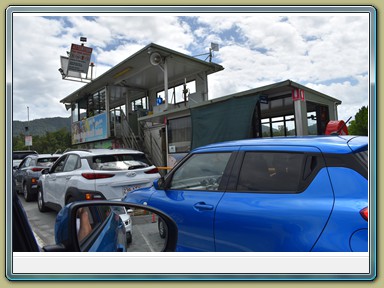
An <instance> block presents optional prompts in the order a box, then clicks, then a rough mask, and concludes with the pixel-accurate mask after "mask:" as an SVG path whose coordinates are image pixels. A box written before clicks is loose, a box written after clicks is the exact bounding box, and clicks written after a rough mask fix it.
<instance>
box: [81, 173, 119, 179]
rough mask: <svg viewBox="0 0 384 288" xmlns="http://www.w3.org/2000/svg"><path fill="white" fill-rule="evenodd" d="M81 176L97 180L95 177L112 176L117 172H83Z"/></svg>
mask: <svg viewBox="0 0 384 288" xmlns="http://www.w3.org/2000/svg"><path fill="white" fill-rule="evenodd" d="M81 176H83V177H84V178H85V179H88V180H95V179H105V178H111V177H113V176H115V174H110V173H82V174H81Z"/></svg>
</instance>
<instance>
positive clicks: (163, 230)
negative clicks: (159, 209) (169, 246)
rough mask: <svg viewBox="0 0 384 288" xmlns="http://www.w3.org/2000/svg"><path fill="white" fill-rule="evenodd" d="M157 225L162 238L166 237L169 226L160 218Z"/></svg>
mask: <svg viewBox="0 0 384 288" xmlns="http://www.w3.org/2000/svg"><path fill="white" fill-rule="evenodd" d="M157 227H158V229H159V235H160V238H162V239H164V238H166V237H167V226H166V225H165V223H164V221H163V220H161V219H160V218H159V221H158V222H157Z"/></svg>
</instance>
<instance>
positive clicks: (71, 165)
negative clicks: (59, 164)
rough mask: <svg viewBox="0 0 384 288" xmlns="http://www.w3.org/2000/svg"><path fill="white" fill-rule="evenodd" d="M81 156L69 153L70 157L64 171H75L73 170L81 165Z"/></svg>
mask: <svg viewBox="0 0 384 288" xmlns="http://www.w3.org/2000/svg"><path fill="white" fill-rule="evenodd" d="M79 160H80V158H79V156H77V155H73V154H72V155H69V156H68V158H67V161H66V162H65V166H64V169H63V171H64V172H69V171H73V170H76V169H78V168H79V167H80V164H79V163H80V161H79Z"/></svg>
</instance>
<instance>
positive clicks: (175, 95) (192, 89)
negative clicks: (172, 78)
mask: <svg viewBox="0 0 384 288" xmlns="http://www.w3.org/2000/svg"><path fill="white" fill-rule="evenodd" d="M186 88H187V94H186V95H185V98H184V93H183V90H184V83H183V84H180V85H177V86H173V87H170V88H169V89H168V98H169V100H168V101H169V103H170V104H179V103H184V102H188V101H189V99H188V95H189V94H192V93H196V81H190V82H187V83H186ZM164 95H165V93H164V90H161V91H159V92H158V93H157V95H156V96H157V97H156V98H161V99H163V100H164Z"/></svg>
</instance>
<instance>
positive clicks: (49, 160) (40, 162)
mask: <svg viewBox="0 0 384 288" xmlns="http://www.w3.org/2000/svg"><path fill="white" fill-rule="evenodd" d="M57 158H58V157H46V158H39V159H37V166H45V167H49V166H51V165H52V164H53V163H55V161H56V160H57Z"/></svg>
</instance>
